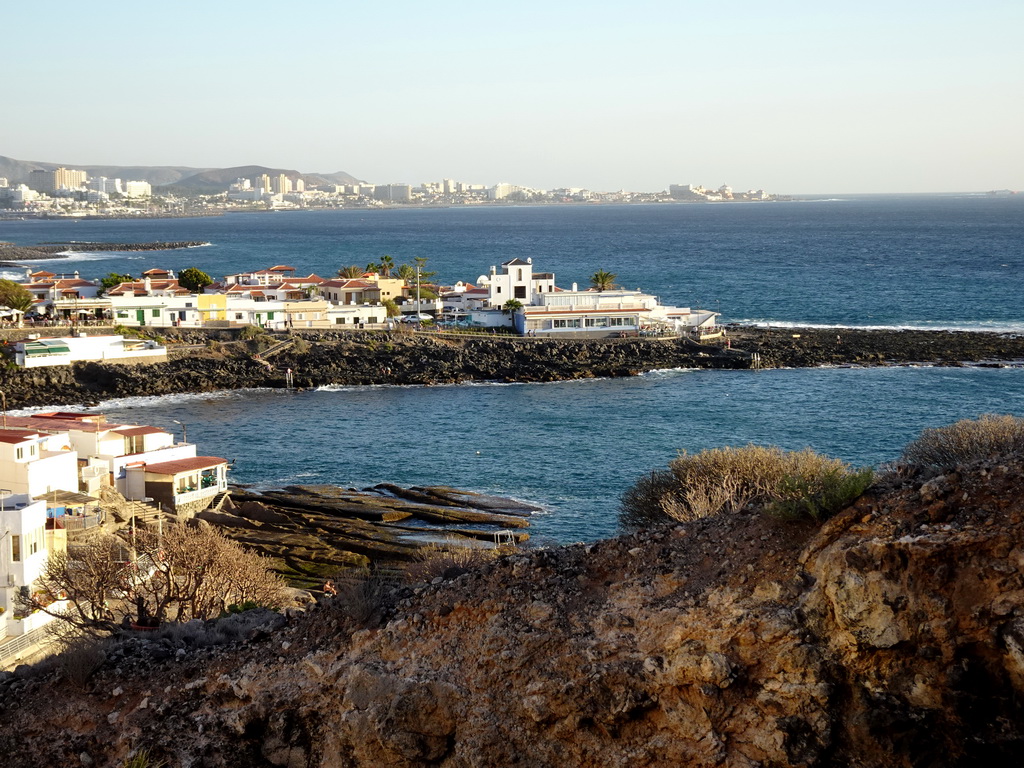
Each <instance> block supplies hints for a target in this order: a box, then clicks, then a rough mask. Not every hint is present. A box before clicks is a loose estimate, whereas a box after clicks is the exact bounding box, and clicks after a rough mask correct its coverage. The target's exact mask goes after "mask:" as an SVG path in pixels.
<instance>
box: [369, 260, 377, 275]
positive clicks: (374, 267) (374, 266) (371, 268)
mask: <svg viewBox="0 0 1024 768" xmlns="http://www.w3.org/2000/svg"><path fill="white" fill-rule="evenodd" d="M366 271H367V272H375V273H377V274H380V264H377V263H376V262H373V261H371V262H370V263H369V264H367V265H366Z"/></svg>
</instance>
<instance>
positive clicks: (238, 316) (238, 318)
mask: <svg viewBox="0 0 1024 768" xmlns="http://www.w3.org/2000/svg"><path fill="white" fill-rule="evenodd" d="M241 319H242V313H241V312H235V320H241Z"/></svg>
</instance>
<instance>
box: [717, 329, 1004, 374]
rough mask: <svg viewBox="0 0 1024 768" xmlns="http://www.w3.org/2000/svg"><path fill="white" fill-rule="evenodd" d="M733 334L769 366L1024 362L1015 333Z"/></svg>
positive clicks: (732, 331) (826, 331)
mask: <svg viewBox="0 0 1024 768" xmlns="http://www.w3.org/2000/svg"><path fill="white" fill-rule="evenodd" d="M728 333H729V337H730V339H731V342H732V346H733V348H736V349H744V350H746V351H748V352H756V353H757V354H759V355H760V357H761V365H762V366H764V367H767V368H814V367H817V366H823V365H912V364H932V365H947V366H956V365H963V364H970V363H981V364H985V363H990V364H995V365H1001V364H1007V363H1017V364H1021V363H1024V336H1021V335H1013V334H1000V333H984V332H968V331H915V330H863V329H857V328H827V329H823V328H760V327H751V326H732V327H730V328H729V329H728Z"/></svg>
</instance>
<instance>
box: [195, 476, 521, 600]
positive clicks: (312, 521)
mask: <svg viewBox="0 0 1024 768" xmlns="http://www.w3.org/2000/svg"><path fill="white" fill-rule="evenodd" d="M539 509H540V508H539V507H534V506H533V505H530V504H525V503H523V502H519V501H516V500H514V499H504V498H501V497H497V496H488V495H484V494H478V493H474V492H472V491H462V490H458V489H454V488H448V487H445V486H436V487H435V486H428V487H419V488H412V489H410V488H403V487H401V486H397V485H393V484H390V483H382V484H381V485H379V486H376V487H375V488H371V489H367V490H364V491H358V490H354V489H351V488H340V487H338V486H334V485H289V486H286V487H285V488H282V489H280V490H269V491H264V492H261V493H257V492H254V491H252V490H249V489H243V488H237V487H233V488H232V490H231V495H230V497H229V499H228V500H227V501H226V502H225V503H224V505H223V507H222V508H221V509H220V510H216V511H214V510H207V511H204V512H200V513H199V514H198V515H197V516H196V517H198V518H199V519H201V520H205V521H206V522H208V523H210V524H212V525H216V526H218V527H219V528H221V529H222V530H223V531H224V533H225V535H227V536H229V537H230V538H232V539H234V540H236V541H238V542H239V543H242V544H244V545H245V546H248V547H251V548H253V549H255V550H257V551H258V552H260V553H262V554H264V555H267V556H269V557H272V558H273V559H274V562H275V563H276V564H277V567H278V569H279V570H280V571H281V573H282V574H283V575H285V576H286V577H287V578H288V579H289V580H290V581H292V582H293V583H294V584H296V585H300V586H303V587H318V586H319V585H320V584H322V582H323V579H324V578H328V577H332V576H334V575H335V574H336V573H337V571H338V570H339V569H341V568H344V567H352V566H360V565H365V564H366V563H367V562H373V563H378V564H395V563H402V562H409V561H412V560H415V559H417V558H418V557H419V556H420V553H421V552H422V551H423V550H424V549H425V548H429V547H436V546H438V545H440V546H444V547H451V546H464V547H467V548H479V547H492V546H497V543H498V540H499V539H500V540H501V543H502V544H503V545H507V544H509V543H514V544H515V545H519V544H522V543H524V542H526V541H527V540H528V539H529V534H527V533H526V532H525V531H522V530H521V529H522V528H526V527H528V526H529V525H530V522H529V520H528V517H529V515H530V513H531V512H532V511H536V510H539ZM414 520H415V521H420V524H418V525H410V524H409V522H413V521H414ZM401 521H408V522H406V523H402V522H401ZM517 529H519V530H517ZM499 532H500V536H499V535H498V533H499ZM318 581H319V582H320V584H318V583H317V582H318Z"/></svg>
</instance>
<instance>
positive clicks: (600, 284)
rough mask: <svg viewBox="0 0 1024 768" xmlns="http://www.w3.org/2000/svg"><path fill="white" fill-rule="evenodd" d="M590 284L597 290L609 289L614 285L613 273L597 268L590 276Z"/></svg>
mask: <svg viewBox="0 0 1024 768" xmlns="http://www.w3.org/2000/svg"><path fill="white" fill-rule="evenodd" d="M590 284H591V285H592V286H593V287H594V288H596V289H597V290H599V291H610V290H611V289H612V288H614V287H615V273H614V272H605V271H604V270H603V269H599V270H597V272H595V273H594V274H592V275H591V276H590Z"/></svg>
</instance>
